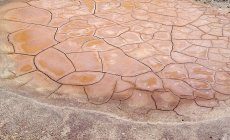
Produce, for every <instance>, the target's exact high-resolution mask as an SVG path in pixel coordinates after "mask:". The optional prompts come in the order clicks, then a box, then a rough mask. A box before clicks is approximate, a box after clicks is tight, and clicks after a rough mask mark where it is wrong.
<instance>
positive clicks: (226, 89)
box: [212, 84, 230, 94]
mask: <svg viewBox="0 0 230 140" xmlns="http://www.w3.org/2000/svg"><path fill="white" fill-rule="evenodd" d="M212 87H213V89H214V90H216V91H217V92H220V93H222V94H230V86H229V85H227V86H226V85H218V84H216V85H213V86H212Z"/></svg>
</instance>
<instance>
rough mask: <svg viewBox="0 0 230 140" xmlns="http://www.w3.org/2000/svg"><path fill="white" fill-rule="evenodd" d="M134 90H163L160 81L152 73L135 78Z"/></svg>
mask: <svg viewBox="0 0 230 140" xmlns="http://www.w3.org/2000/svg"><path fill="white" fill-rule="evenodd" d="M136 88H138V89H142V90H148V91H154V90H157V89H163V86H162V81H161V79H160V78H159V77H158V76H157V75H156V74H154V73H152V72H149V73H145V74H142V75H139V76H137V80H136Z"/></svg>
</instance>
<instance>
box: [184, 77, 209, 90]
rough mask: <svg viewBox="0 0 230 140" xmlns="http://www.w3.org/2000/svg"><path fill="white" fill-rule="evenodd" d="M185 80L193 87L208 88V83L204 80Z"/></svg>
mask: <svg viewBox="0 0 230 140" xmlns="http://www.w3.org/2000/svg"><path fill="white" fill-rule="evenodd" d="M185 81H186V82H187V83H188V84H189V85H191V86H192V87H193V88H195V89H210V88H211V87H210V84H209V83H208V82H206V81H204V80H197V79H185Z"/></svg>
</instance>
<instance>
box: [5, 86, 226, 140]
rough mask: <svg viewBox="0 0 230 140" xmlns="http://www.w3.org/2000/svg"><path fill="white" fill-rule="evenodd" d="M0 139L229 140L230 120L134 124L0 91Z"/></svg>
mask: <svg viewBox="0 0 230 140" xmlns="http://www.w3.org/2000/svg"><path fill="white" fill-rule="evenodd" d="M0 92H1V94H0V119H1V122H0V139H1V140H5V139H9V140H14V139H16V140H19V139H20V140H27V139H28V140H38V139H39V140H67V139H69V140H89V139H93V140H117V139H120V140H127V139H130V140H150V139H151V140H229V139H230V125H229V123H230V118H229V117H220V118H216V119H215V120H208V121H199V122H193V123H189V122H181V123H165V122H158V123H151V122H135V121H133V120H128V119H123V118H119V117H116V116H114V115H111V114H106V113H101V112H97V111H90V110H84V109H78V108H71V107H66V106H62V107H58V106H53V105H49V104H43V103H40V102H37V101H35V100H31V98H26V97H23V96H19V95H17V94H14V93H12V92H7V91H3V90H1V91H0Z"/></svg>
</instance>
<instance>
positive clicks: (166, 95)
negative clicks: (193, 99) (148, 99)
mask: <svg viewBox="0 0 230 140" xmlns="http://www.w3.org/2000/svg"><path fill="white" fill-rule="evenodd" d="M152 97H153V98H154V101H155V102H156V107H157V109H160V110H173V109H174V108H175V107H176V106H177V105H178V103H179V100H180V98H179V97H178V96H176V95H174V94H173V93H172V92H154V93H153V94H152Z"/></svg>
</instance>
